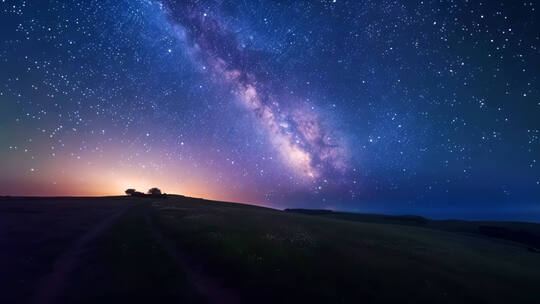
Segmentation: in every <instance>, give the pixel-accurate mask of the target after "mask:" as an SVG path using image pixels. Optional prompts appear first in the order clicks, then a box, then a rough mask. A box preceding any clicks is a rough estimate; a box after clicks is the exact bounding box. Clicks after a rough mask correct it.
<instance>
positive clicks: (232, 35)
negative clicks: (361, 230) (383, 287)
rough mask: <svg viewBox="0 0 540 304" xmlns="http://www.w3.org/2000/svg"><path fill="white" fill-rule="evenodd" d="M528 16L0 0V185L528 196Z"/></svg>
mask: <svg viewBox="0 0 540 304" xmlns="http://www.w3.org/2000/svg"><path fill="white" fill-rule="evenodd" d="M539 17H540V16H539V14H538V7H537V5H536V3H535V2H530V1H529V2H527V1H510V0H505V1H486V2H481V1H467V0H457V1H408V0H403V1H352V0H349V1H346V0H317V1H307V0H306V1H266V0H257V1H233V0H198V1H197V0H86V1H53V0H47V1H21V0H2V1H1V2H0V32H1V37H2V39H1V41H0V42H1V46H0V104H1V106H2V111H1V113H0V139H1V141H0V143H1V145H0V172H2V174H1V175H0V182H1V185H0V194H14V195H15V194H18V195H22V194H33V195H62V194H80V195H85V194H94V195H96V194H115V193H122V192H123V190H125V189H126V188H128V187H136V188H140V189H146V188H149V187H150V186H159V187H161V188H163V189H164V190H165V191H167V192H176V193H184V194H187V195H195V196H204V197H209V198H215V199H226V200H237V201H242V202H252V203H259V204H264V205H270V206H280V207H287V206H303V207H311V208H338V209H346V210H359V211H362V210H364V211H365V210H368V211H371V210H373V211H380V210H384V211H388V212H407V210H424V209H426V208H427V209H430V208H431V209H430V210H434V209H436V210H450V209H451V210H467V212H474V210H478V209H486V208H487V209H489V208H498V209H500V210H503V209H504V210H508V209H512V208H514V207H515V208H517V206H521V207H520V208H522V209H521V210H525V211H523V212H526V213H527V212H529V211H530V210H536V212H538V210H539V208H540V207H539V203H540V202H539V197H540V169H539V166H538V160H539V158H540V154H539V148H540V140H539V136H540V131H539V130H540V91H539V80H538V71H539V70H540V61H539V58H540V57H539V55H540V51H539V49H538V47H539V44H540V31H539V29H540V24H539V21H538V20H540V18H539ZM523 208H525V209H523ZM427 209H426V210H427Z"/></svg>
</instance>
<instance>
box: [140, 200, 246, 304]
mask: <svg viewBox="0 0 540 304" xmlns="http://www.w3.org/2000/svg"><path fill="white" fill-rule="evenodd" d="M149 208H151V207H149ZM145 218H146V221H147V223H148V225H149V227H150V229H151V231H152V234H153V235H154V237H155V238H156V240H157V241H158V243H159V244H160V245H161V246H163V248H165V250H166V251H167V253H168V254H169V255H170V256H171V258H172V259H173V260H174V262H175V263H178V264H179V265H180V266H181V267H182V268H183V269H184V270H185V271H186V274H187V276H188V279H189V281H190V282H191V283H192V284H193V285H194V286H195V288H196V289H197V292H198V293H199V294H200V295H202V296H203V297H204V298H206V300H207V301H208V302H209V303H211V304H212V303H219V304H232V303H243V301H242V300H241V297H240V296H239V295H238V293H237V292H236V291H234V290H231V289H230V288H227V287H225V286H224V284H223V281H224V279H223V278H218V277H215V276H212V275H210V274H208V273H207V272H206V271H205V270H204V263H203V262H202V261H200V260H198V259H197V258H196V257H194V256H192V255H189V254H186V253H185V252H183V251H182V250H181V249H180V248H178V246H177V245H176V242H175V241H174V240H172V239H169V238H167V237H166V236H165V235H164V234H163V233H161V231H160V230H159V228H158V227H156V225H154V224H153V221H152V217H151V216H150V214H149V209H147V212H146V213H145Z"/></svg>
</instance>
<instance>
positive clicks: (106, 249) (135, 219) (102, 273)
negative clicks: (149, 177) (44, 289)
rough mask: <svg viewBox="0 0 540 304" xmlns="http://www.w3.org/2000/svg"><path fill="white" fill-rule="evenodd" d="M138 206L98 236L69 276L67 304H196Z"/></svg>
mask: <svg viewBox="0 0 540 304" xmlns="http://www.w3.org/2000/svg"><path fill="white" fill-rule="evenodd" d="M146 208H147V207H145V206H144V204H141V205H138V206H136V207H134V208H132V209H131V210H129V211H128V213H127V214H125V215H124V216H122V217H121V218H120V219H119V220H118V222H117V223H116V224H115V225H114V226H113V227H112V228H111V230H110V231H108V232H107V233H106V234H105V235H103V236H102V237H100V238H99V239H98V240H97V241H96V242H95V244H94V246H93V248H92V249H91V250H89V251H88V252H87V254H86V257H84V258H83V263H81V266H80V267H79V268H78V269H77V270H75V271H74V273H73V274H72V277H73V279H72V282H71V284H70V286H68V288H67V290H68V293H67V294H66V295H65V296H64V301H65V302H67V303H114V302H116V303H171V302H176V303H201V302H202V301H201V298H200V297H199V296H198V295H197V294H196V293H195V291H194V288H193V286H192V285H191V284H190V282H188V280H187V278H186V275H185V273H184V271H183V270H182V269H181V268H180V267H179V266H178V265H176V264H175V263H174V262H173V261H172V259H171V258H170V257H169V256H168V255H167V252H166V251H165V250H164V249H163V248H162V247H161V246H160V245H159V244H158V242H157V241H156V240H155V238H154V236H153V235H152V232H151V230H150V228H149V226H148V224H147V222H146V220H145V214H144V212H145V209H146Z"/></svg>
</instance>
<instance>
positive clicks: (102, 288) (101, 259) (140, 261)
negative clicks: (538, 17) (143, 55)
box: [0, 196, 540, 303]
mask: <svg viewBox="0 0 540 304" xmlns="http://www.w3.org/2000/svg"><path fill="white" fill-rule="evenodd" d="M293 211H294V212H293ZM306 213H309V214H306ZM501 225H503V226H501ZM504 225H506V226H504ZM508 225H511V226H508ZM482 226H489V227H499V228H500V227H502V228H505V229H510V230H511V231H516V229H518V230H519V229H521V228H522V227H529V228H527V229H528V230H527V231H530V233H531V234H533V232H534V231H538V230H537V229H538V225H536V224H527V223H511V224H508V223H506V224H505V223H502V224H501V223H489V225H488V224H486V223H477V222H446V221H430V220H427V219H424V218H421V217H415V216H406V217H389V216H380V215H355V214H341V213H336V214H334V213H330V212H320V211H319V212H313V211H301V210H300V211H299V210H289V211H288V212H284V211H279V210H274V209H269V208H263V207H257V206H250V205H242V204H236V203H225V202H216V201H208V200H202V199H194V198H187V197H181V196H169V197H168V198H167V199H159V200H156V199H152V198H128V197H110V198H39V199H38V198H3V199H0V233H1V235H0V236H1V238H0V242H1V243H0V246H1V248H5V250H3V251H1V252H0V263H3V264H4V265H2V267H0V271H2V273H1V274H0V275H1V276H0V277H1V279H0V280H1V282H0V283H1V286H3V290H4V291H5V292H3V293H2V294H1V295H0V302H2V303H38V302H39V303H57V302H69V303H95V302H102V303H103V302H104V303H113V302H132V303H133V302H135V303H147V302H173V301H176V302H183V303H207V302H208V303H252V302H257V303H276V302H278V303H279V302H283V303H293V302H295V303H298V302H300V303H357V302H363V303H395V302H411V303H433V302H437V303H455V302H477V303H508V302H514V303H535V302H536V301H537V299H538V297H539V296H540V291H539V290H538V286H540V285H539V284H540V272H539V271H538V269H540V254H539V253H537V252H534V251H533V250H531V248H532V247H531V244H526V243H525V242H515V241H510V240H508V239H507V238H505V237H501V235H505V233H506V232H504V231H505V230H497V229H498V228H495V229H494V230H489V229H491V228H488V229H487V230H484V231H480V230H479V229H478V227H482ZM473 227H477V228H476V229H475V228H473ZM520 227H521V228H520ZM501 231H503V232H501ZM518 241H519V240H518Z"/></svg>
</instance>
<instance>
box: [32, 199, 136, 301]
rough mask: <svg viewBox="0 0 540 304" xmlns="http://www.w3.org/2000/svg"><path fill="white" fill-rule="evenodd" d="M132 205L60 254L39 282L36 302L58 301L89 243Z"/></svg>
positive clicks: (106, 220)
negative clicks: (50, 270) (49, 270)
mask: <svg viewBox="0 0 540 304" xmlns="http://www.w3.org/2000/svg"><path fill="white" fill-rule="evenodd" d="M131 207H132V206H128V207H124V208H123V209H121V210H120V211H118V212H116V213H114V214H113V215H112V216H110V217H108V218H106V219H105V220H103V221H101V222H100V223H98V224H97V225H95V226H93V227H92V228H91V229H90V230H89V231H87V232H86V233H85V234H84V235H83V236H82V237H81V238H79V239H78V240H76V241H75V242H74V243H73V244H71V246H70V247H69V248H68V249H67V251H66V252H64V254H62V255H61V256H59V257H58V258H57V259H56V260H55V262H54V264H53V269H52V272H51V273H50V274H48V275H46V276H44V277H43V278H42V279H41V280H40V281H39V283H38V286H37V288H36V294H35V297H34V300H33V301H32V302H33V303H35V304H48V303H56V302H57V301H56V300H57V298H58V297H59V296H60V295H61V294H62V292H63V290H64V288H65V284H66V281H67V279H68V278H69V275H70V273H71V272H72V271H73V270H74V269H75V267H76V266H77V265H78V263H79V261H80V258H81V255H82V253H84V251H85V249H86V247H87V245H88V244H89V243H91V242H92V241H94V240H95V239H96V238H97V237H99V236H100V235H102V234H103V233H104V232H105V231H107V230H108V229H109V228H110V227H111V226H112V225H113V224H114V223H115V222H116V220H117V219H118V218H120V217H121V216H122V215H123V214H124V213H125V212H126V211H127V210H128V209H130V208H131Z"/></svg>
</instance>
